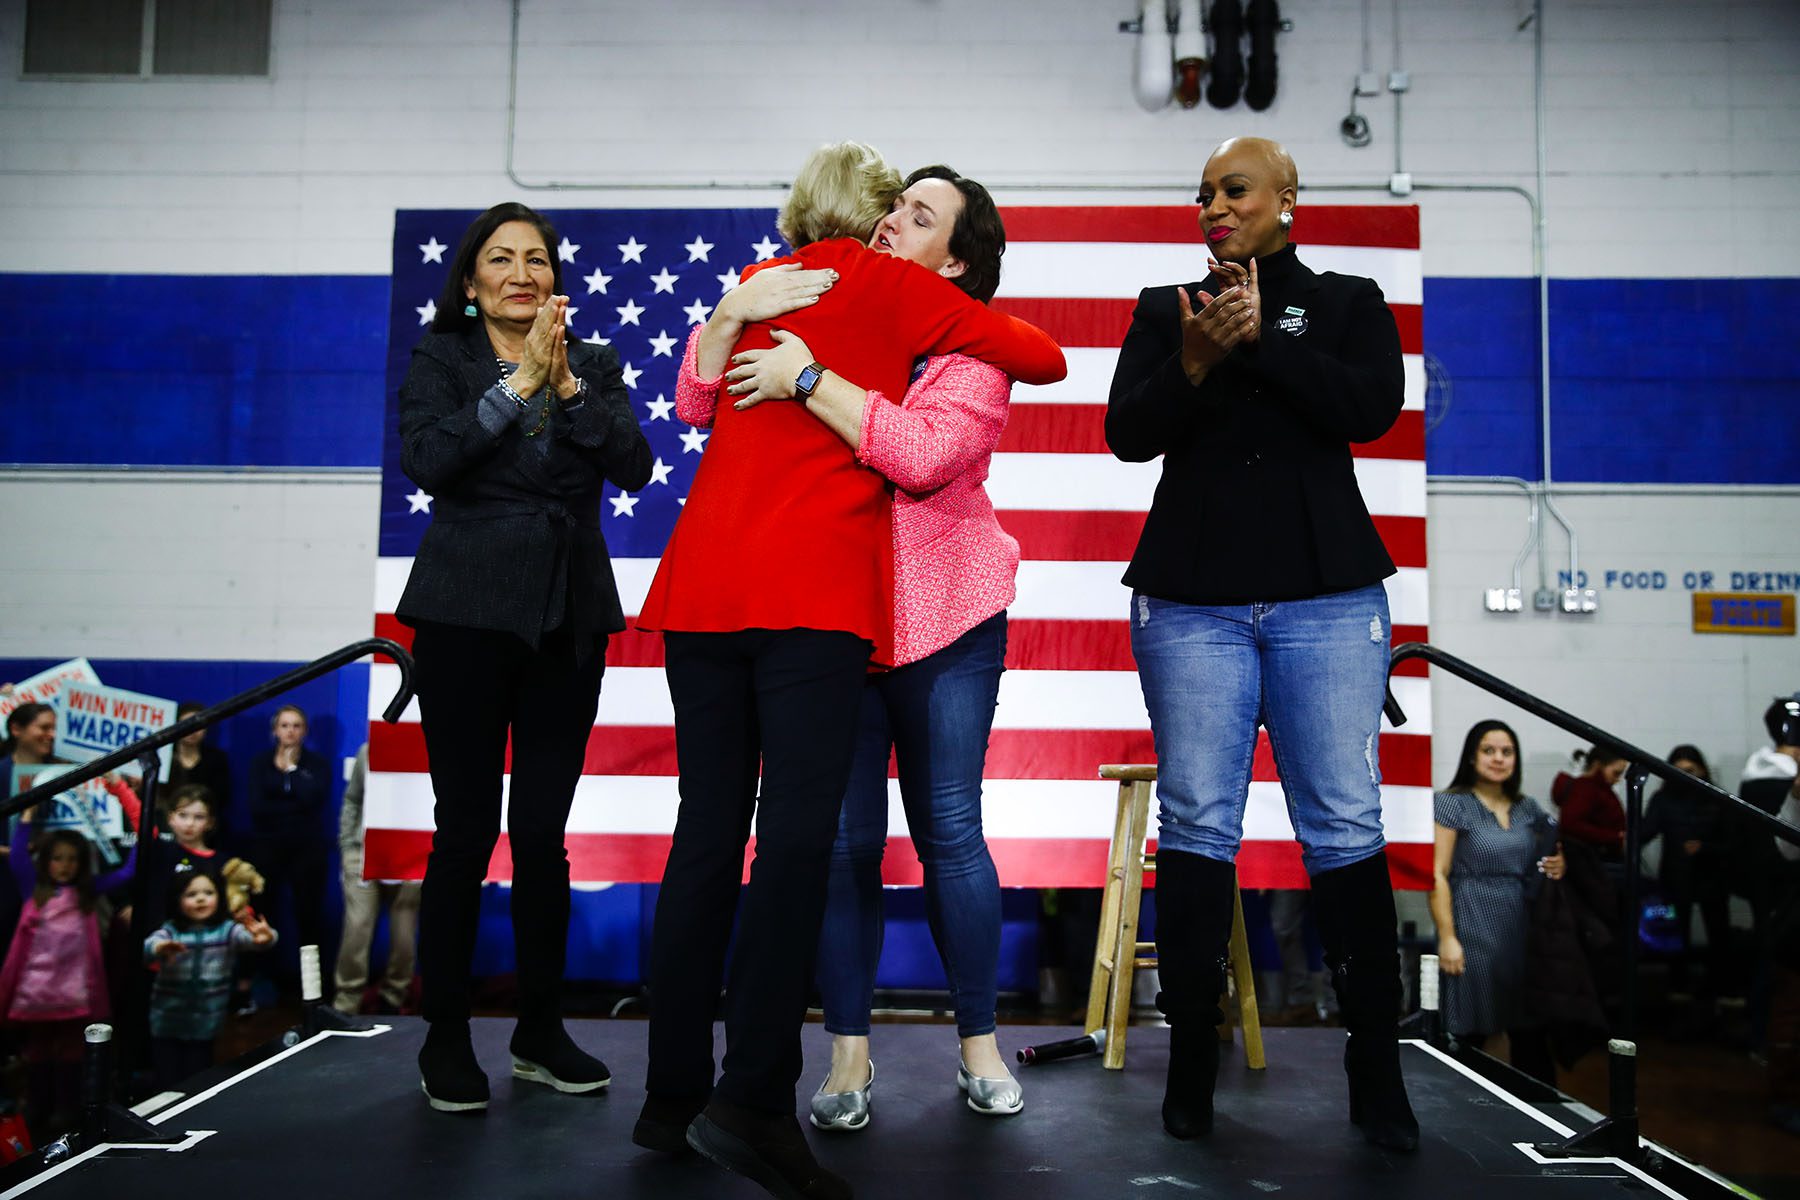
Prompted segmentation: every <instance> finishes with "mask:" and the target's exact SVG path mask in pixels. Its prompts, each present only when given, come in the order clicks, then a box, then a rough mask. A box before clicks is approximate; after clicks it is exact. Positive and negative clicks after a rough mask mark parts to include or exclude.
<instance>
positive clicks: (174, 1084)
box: [150, 1037, 213, 1092]
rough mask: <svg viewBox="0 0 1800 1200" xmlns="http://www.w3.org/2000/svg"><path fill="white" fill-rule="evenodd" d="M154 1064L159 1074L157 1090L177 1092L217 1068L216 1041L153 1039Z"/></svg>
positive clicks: (152, 1057) (151, 1058) (151, 1046)
mask: <svg viewBox="0 0 1800 1200" xmlns="http://www.w3.org/2000/svg"><path fill="white" fill-rule="evenodd" d="M150 1062H151V1065H152V1066H153V1067H154V1068H155V1070H156V1090H157V1091H160V1092H166V1091H173V1090H175V1089H176V1088H179V1087H180V1086H181V1083H182V1081H183V1080H186V1079H190V1078H192V1077H193V1076H195V1075H198V1074H199V1073H200V1072H202V1071H204V1070H206V1069H207V1068H208V1067H211V1066H212V1065H213V1044H212V1039H211V1038H207V1039H205V1040H203V1041H200V1040H192V1039H189V1038H166V1037H153V1038H151V1039H150Z"/></svg>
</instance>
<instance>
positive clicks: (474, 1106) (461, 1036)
mask: <svg viewBox="0 0 1800 1200" xmlns="http://www.w3.org/2000/svg"><path fill="white" fill-rule="evenodd" d="M419 1086H420V1087H421V1088H422V1089H423V1090H424V1092H425V1099H426V1100H427V1101H429V1102H430V1104H431V1107H433V1108H435V1109H437V1110H438V1111H439V1112H483V1111H485V1110H486V1109H487V1106H488V1078H487V1073H486V1072H485V1071H483V1070H482V1069H481V1063H480V1062H478V1061H477V1060H476V1058H475V1047H474V1046H473V1045H472V1044H470V1042H469V1025H468V1022H467V1021H439V1022H436V1023H434V1024H433V1025H432V1026H431V1028H430V1031H429V1032H427V1033H426V1034H425V1044H424V1045H423V1046H421V1047H420V1048H419Z"/></svg>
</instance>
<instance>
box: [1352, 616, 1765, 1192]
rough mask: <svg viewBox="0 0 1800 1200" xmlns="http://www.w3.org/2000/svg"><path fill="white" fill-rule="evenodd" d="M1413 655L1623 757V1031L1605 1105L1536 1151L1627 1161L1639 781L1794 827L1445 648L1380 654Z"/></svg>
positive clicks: (1391, 714)
mask: <svg viewBox="0 0 1800 1200" xmlns="http://www.w3.org/2000/svg"><path fill="white" fill-rule="evenodd" d="M1413 658H1422V659H1424V660H1425V661H1426V662H1429V663H1431V664H1432V665H1433V666H1437V667H1442V668H1444V670H1446V671H1449V672H1450V673H1451V674H1452V675H1458V676H1461V677H1462V678H1463V679H1466V680H1468V681H1469V682H1470V683H1472V684H1474V685H1475V686H1476V687H1478V688H1481V689H1482V690H1483V691H1486V692H1490V693H1492V694H1493V695H1496V696H1498V697H1500V698H1501V699H1502V700H1505V701H1506V702H1507V703H1509V704H1512V705H1514V706H1515V707H1517V708H1522V709H1524V710H1525V711H1526V712H1528V713H1530V714H1531V715H1532V716H1534V717H1538V718H1540V719H1541V720H1545V721H1548V722H1550V724H1552V725H1555V726H1557V727H1558V728H1560V729H1565V730H1567V731H1568V732H1570V733H1572V734H1575V735H1576V736H1577V737H1580V738H1582V739H1584V740H1586V741H1587V742H1588V743H1590V744H1592V745H1605V746H1611V747H1612V748H1613V749H1615V750H1617V751H1618V752H1619V753H1620V754H1622V755H1624V756H1625V760H1626V764H1627V765H1626V768H1625V863H1624V866H1625V912H1624V916H1625V920H1626V928H1625V929H1624V930H1623V931H1622V938H1621V940H1622V941H1623V942H1624V950H1625V953H1624V957H1625V979H1624V987H1623V988H1622V1000H1623V1003H1622V1005H1621V1013H1620V1021H1619V1025H1620V1029H1619V1032H1620V1033H1621V1034H1622V1035H1623V1037H1622V1038H1620V1039H1614V1040H1613V1041H1611V1042H1610V1043H1609V1044H1608V1047H1607V1049H1608V1052H1609V1054H1610V1055H1611V1073H1610V1074H1611V1079H1610V1086H1609V1104H1608V1107H1609V1109H1610V1110H1611V1111H1610V1112H1609V1113H1608V1115H1607V1118H1606V1119H1605V1120H1604V1121H1601V1122H1600V1123H1599V1124H1598V1125H1596V1126H1595V1127H1594V1128H1592V1129H1589V1130H1587V1131H1586V1132H1584V1133H1580V1134H1577V1135H1575V1136H1574V1137H1572V1138H1570V1139H1569V1140H1568V1141H1566V1142H1559V1143H1552V1144H1546V1145H1540V1146H1539V1147H1538V1150H1539V1152H1540V1153H1543V1154H1545V1155H1546V1156H1560V1157H1569V1156H1574V1155H1580V1154H1589V1153H1594V1152H1599V1153H1603V1154H1607V1155H1611V1156H1613V1157H1617V1158H1621V1159H1626V1160H1628V1161H1641V1160H1642V1158H1643V1153H1642V1149H1641V1141H1640V1138H1639V1136H1638V1117H1637V1045H1636V1043H1635V1042H1634V1041H1632V1040H1631V1039H1633V1038H1635V1037H1636V1036H1637V1035H1636V1028H1637V958H1638V955H1637V950H1638V930H1637V923H1638V913H1639V895H1640V893H1641V887H1640V884H1641V881H1642V875H1643V864H1642V863H1640V862H1639V861H1638V859H1639V851H1640V848H1641V843H1640V841H1639V828H1640V826H1641V824H1642V822H1643V815H1644V781H1645V780H1646V779H1647V778H1648V777H1649V776H1651V775H1655V776H1656V777H1657V778H1658V779H1661V780H1663V781H1664V783H1666V784H1668V785H1670V786H1673V787H1678V788H1685V789H1687V790H1688V791H1690V792H1693V793H1697V794H1699V795H1703V796H1706V797H1707V798H1709V799H1711V800H1713V801H1714V802H1715V803H1719V804H1723V805H1726V806H1727V808H1728V809H1730V810H1731V811H1732V812H1733V813H1734V814H1735V815H1736V816H1738V817H1741V818H1743V819H1745V820H1748V821H1751V822H1752V823H1753V824H1755V825H1756V826H1759V827H1760V828H1762V829H1763V830H1764V831H1765V832H1767V833H1768V834H1770V835H1771V836H1773V837H1776V838H1779V839H1781V840H1782V841H1785V842H1790V843H1793V844H1794V845H1800V829H1797V828H1795V827H1794V826H1792V825H1789V824H1788V823H1787V822H1786V821H1783V820H1781V819H1780V818H1779V817H1776V816H1774V815H1772V814H1770V813H1766V812H1764V811H1763V810H1762V809H1760V808H1758V807H1756V805H1754V804H1751V803H1750V802H1749V801H1747V800H1745V799H1744V798H1743V797H1741V796H1734V795H1733V794H1732V793H1730V792H1728V791H1726V790H1725V789H1723V788H1721V787H1718V786H1716V785H1714V784H1712V783H1710V782H1708V781H1706V780H1703V779H1697V778H1695V777H1694V776H1692V775H1689V774H1688V773H1687V772H1686V771H1683V770H1682V769H1681V768H1680V767H1677V766H1675V765H1674V764H1673V763H1670V762H1667V761H1665V760H1663V759H1661V758H1658V757H1657V756H1656V755H1654V754H1651V753H1650V752H1649V751H1647V750H1642V749H1639V748H1638V747H1637V746H1634V745H1632V744H1631V743H1630V742H1628V741H1626V740H1625V739H1624V738H1621V737H1618V736H1616V735H1614V734H1611V733H1608V732H1607V731H1606V730H1604V729H1601V728H1600V727H1599V726H1598V725H1594V724H1591V723H1590V722H1587V721H1584V720H1582V719H1581V718H1580V717H1578V716H1575V715H1574V714H1573V713H1569V712H1565V711H1564V710H1562V709H1560V708H1558V707H1556V705H1554V704H1551V703H1549V702H1548V701H1545V700H1541V699H1539V698H1538V697H1536V696H1534V695H1532V694H1531V693H1530V692H1528V691H1526V690H1525V689H1523V688H1521V687H1517V686H1515V685H1513V684H1510V683H1508V682H1506V680H1504V679H1501V678H1499V677H1498V676H1495V675H1490V674H1488V673H1487V672H1486V671H1483V670H1482V669H1481V668H1480V667H1477V666H1475V665H1474V664H1472V663H1468V662H1464V661H1463V660H1462V659H1460V658H1457V657H1456V656H1455V655H1454V654H1446V653H1445V652H1444V651H1442V650H1439V649H1438V648H1437V647H1436V646H1432V645H1428V644H1426V643H1425V642H1406V643H1404V644H1403V645H1399V646H1396V647H1394V650H1393V653H1392V654H1391V655H1390V656H1389V659H1388V673H1389V674H1390V675H1391V674H1392V673H1393V670H1394V668H1395V667H1397V666H1399V665H1400V664H1401V663H1403V662H1406V661H1407V660H1408V659H1413ZM1383 711H1384V712H1386V714H1387V718H1388V721H1389V722H1390V723H1392V724H1393V725H1395V726H1396V727H1398V726H1401V725H1404V724H1406V713H1405V711H1404V710H1403V709H1402V708H1401V707H1400V703H1399V701H1397V700H1395V699H1394V693H1393V692H1392V691H1389V692H1388V694H1387V702H1386V704H1385V705H1384V706H1383ZM1709 932H1710V931H1709Z"/></svg>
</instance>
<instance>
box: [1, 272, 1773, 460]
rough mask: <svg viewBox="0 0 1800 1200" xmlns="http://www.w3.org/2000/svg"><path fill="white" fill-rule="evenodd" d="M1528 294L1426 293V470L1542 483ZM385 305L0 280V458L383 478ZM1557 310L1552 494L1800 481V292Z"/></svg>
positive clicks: (1575, 296)
mask: <svg viewBox="0 0 1800 1200" xmlns="http://www.w3.org/2000/svg"><path fill="white" fill-rule="evenodd" d="M1535 295H1536V285H1535V284H1534V282H1533V281H1531V280H1529V279H1513V278H1507V279H1438V278H1432V279H1427V280H1426V281H1425V296H1424V319H1425V348H1426V350H1427V351H1428V352H1429V353H1430V354H1431V355H1432V356H1434V357H1435V358H1436V359H1438V360H1439V362H1441V364H1442V365H1443V367H1444V368H1445V369H1446V371H1447V372H1448V373H1449V376H1450V379H1451V381H1452V384H1453V388H1452V396H1451V404H1450V407H1449V409H1448V411H1447V412H1446V413H1445V414H1444V419H1443V421H1442V422H1441V423H1440V424H1438V425H1437V427H1436V428H1435V429H1433V430H1432V431H1431V433H1430V435H1429V436H1428V438H1427V442H1426V448H1427V466H1428V467H1429V469H1430V470H1431V472H1432V473H1434V474H1439V475H1488V474H1505V475H1522V476H1526V477H1535V476H1536V475H1537V474H1538V461H1537V460H1538V441H1539V439H1538V429H1537V358H1536V345H1537V320H1536V310H1535ZM388 299H389V298H388V280H387V278H386V277H384V276H365V275H352V276H252V277H243V276H219V277H212V276H164V275H114V276H92V275H82V276H62V275H27V274H10V275H0V353H3V354H4V360H5V361H6V362H7V363H8V364H9V365H10V366H11V368H12V369H11V370H9V371H7V372H6V373H5V374H4V375H3V376H0V404H4V406H5V408H6V411H7V412H9V413H21V412H29V413H33V414H35V415H34V417H33V419H31V420H9V421H6V422H0V461H3V462H20V463H53V462H60V463H94V464H101V463H104V464H115V463H128V464H134V465H173V466H205V465H224V466H262V467H371V466H376V465H378V464H379V462H380V456H381V437H380V434H381V420H382V411H383V404H382V399H383V388H384V386H385V384H384V382H383V373H384V367H385V360H386V347H387V320H388V308H389V305H388ZM1551 311H1552V315H1553V320H1552V328H1551V352H1552V359H1551V362H1552V367H1553V380H1552V388H1553V396H1554V398H1555V411H1554V430H1553V433H1554V438H1555V454H1556V463H1555V466H1556V477H1557V478H1558V479H1561V480H1564V481H1567V482H1583V483H1724V484H1768V483H1794V482H1800V421H1795V420H1794V419H1793V415H1792V414H1793V412H1794V402H1795V400H1796V398H1797V397H1800V279H1724V280H1716V279H1715V280H1679V279H1625V280H1620V279H1610V280H1609V279H1570V280H1555V281H1553V282H1552V284H1551ZM31 363H47V364H50V365H51V367H52V368H53V373H54V376H55V377H56V378H57V379H58V380H59V381H60V391H59V393H58V395H57V396H56V397H45V396H44V395H42V394H41V387H42V379H43V375H42V374H41V373H40V372H37V371H28V370H23V369H21V367H22V366H23V365H24V364H31ZM63 397H66V398H67V401H66V402H65V400H64V399H62V398H63Z"/></svg>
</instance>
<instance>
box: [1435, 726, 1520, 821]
mask: <svg viewBox="0 0 1800 1200" xmlns="http://www.w3.org/2000/svg"><path fill="white" fill-rule="evenodd" d="M1495 730H1498V731H1499V732H1501V733H1504V734H1505V735H1506V736H1507V737H1509V738H1511V739H1512V744H1513V769H1512V774H1511V775H1509V776H1507V777H1506V779H1505V780H1503V781H1502V782H1501V784H1500V790H1501V791H1502V792H1505V793H1506V798H1507V799H1508V800H1514V801H1516V800H1517V799H1518V798H1519V779H1520V775H1521V773H1522V772H1523V771H1524V769H1525V765H1524V764H1525V755H1524V753H1523V752H1522V751H1521V750H1520V749H1519V735H1518V734H1516V733H1514V732H1513V728H1512V726H1511V725H1508V724H1507V723H1506V722H1505V721H1477V722H1475V724H1474V725H1473V726H1471V727H1470V729H1469V736H1468V737H1466V738H1464V739H1463V745H1462V757H1461V758H1459V759H1457V760H1456V774H1455V776H1453V777H1452V778H1451V780H1450V786H1449V787H1447V788H1445V789H1444V790H1445V791H1447V792H1473V791H1474V790H1475V752H1476V751H1477V750H1480V749H1481V739H1482V738H1484V737H1486V736H1487V735H1488V734H1490V733H1493V732H1494V731H1495Z"/></svg>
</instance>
